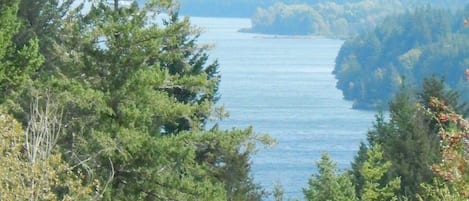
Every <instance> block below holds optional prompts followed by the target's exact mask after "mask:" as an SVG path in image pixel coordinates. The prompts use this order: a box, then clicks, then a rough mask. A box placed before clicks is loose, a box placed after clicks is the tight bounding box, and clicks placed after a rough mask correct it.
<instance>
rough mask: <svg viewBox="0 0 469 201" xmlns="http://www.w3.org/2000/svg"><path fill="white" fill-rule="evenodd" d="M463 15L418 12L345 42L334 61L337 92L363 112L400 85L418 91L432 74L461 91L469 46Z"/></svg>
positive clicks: (427, 9)
mask: <svg viewBox="0 0 469 201" xmlns="http://www.w3.org/2000/svg"><path fill="white" fill-rule="evenodd" d="M467 12H468V10H467V9H465V10H459V11H457V12H455V11H450V10H443V9H436V8H431V7H429V6H426V7H418V8H416V9H415V10H411V11H407V12H405V13H402V14H398V15H392V16H390V17H387V18H386V19H385V20H384V21H383V22H382V23H381V24H379V25H378V26H377V27H376V28H375V29H374V30H373V31H369V32H366V33H362V34H360V35H359V36H357V37H355V38H352V39H349V40H347V41H346V42H345V43H344V45H343V46H342V48H341V50H340V52H339V55H338V56H337V58H336V66H335V69H334V74H335V76H336V78H337V79H338V82H337V88H339V89H340V90H342V92H343V94H344V97H345V99H347V100H352V101H354V107H355V108H365V109H376V108H380V107H382V106H383V105H384V104H385V103H387V102H388V101H389V100H392V98H393V94H395V93H396V92H398V91H399V90H400V88H401V86H402V85H403V84H404V83H405V84H408V85H411V86H414V87H416V88H419V87H421V86H422V82H421V81H422V80H423V78H425V77H430V76H431V75H436V76H438V77H445V80H446V82H445V84H446V85H448V86H449V87H451V88H453V89H457V90H458V91H461V89H464V87H467V84H466V78H465V77H464V73H463V72H464V71H465V69H466V68H467V63H466V60H467V59H466V58H467V55H469V52H468V50H469V48H468V47H469V46H468V45H469V43H468V42H469V41H468V40H467V33H468V32H467V31H465V30H464V27H463V22H462V20H461V16H466V15H467ZM454 13H456V14H454ZM465 98H467V97H465ZM466 100H467V99H466Z"/></svg>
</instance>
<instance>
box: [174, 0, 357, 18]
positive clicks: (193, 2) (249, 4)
mask: <svg viewBox="0 0 469 201" xmlns="http://www.w3.org/2000/svg"><path fill="white" fill-rule="evenodd" d="M356 1H359V0H335V1H334V2H338V3H342V2H356ZM178 2H179V5H180V11H181V14H183V15H190V16H203V17H244V18H250V17H252V16H253V15H254V13H255V12H256V10H257V9H258V8H267V7H269V6H272V5H274V4H275V3H278V2H279V1H278V0H262V1H253V0H178ZM281 2H283V3H286V4H310V5H312V4H315V3H321V2H328V1H327V0H282V1H281Z"/></svg>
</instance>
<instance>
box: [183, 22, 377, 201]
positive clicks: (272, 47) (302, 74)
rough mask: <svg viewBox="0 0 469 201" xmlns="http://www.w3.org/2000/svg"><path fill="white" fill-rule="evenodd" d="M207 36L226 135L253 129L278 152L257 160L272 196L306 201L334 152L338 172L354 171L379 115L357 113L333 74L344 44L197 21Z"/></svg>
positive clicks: (265, 152)
mask: <svg viewBox="0 0 469 201" xmlns="http://www.w3.org/2000/svg"><path fill="white" fill-rule="evenodd" d="M191 21H192V23H193V24H195V25H197V26H199V27H201V28H203V29H204V33H203V34H202V36H201V38H200V40H199V42H200V43H203V44H211V45H214V48H213V49H212V50H211V51H210V56H211V58H216V59H218V61H219V63H220V72H221V75H222V81H221V84H220V94H221V99H220V101H219V103H220V104H224V105H225V107H226V109H227V110H228V111H229V112H230V118H228V119H226V120H224V121H222V122H221V126H222V127H223V128H232V127H240V128H243V127H247V126H253V127H254V130H255V131H256V132H257V133H268V134H269V135H271V136H272V137H274V138H276V139H277V141H278V144H277V145H275V146H274V147H273V148H267V149H264V148H263V147H261V149H260V150H259V151H258V152H257V154H256V155H255V156H254V157H253V158H252V163H253V164H252V169H253V176H254V179H255V181H256V182H257V183H260V184H261V185H262V186H263V187H265V188H266V189H267V190H271V189H272V186H273V184H274V183H275V182H278V183H280V184H282V185H283V188H284V190H285V196H286V197H290V198H298V199H300V200H303V194H302V188H304V187H306V186H307V182H308V179H309V178H310V176H311V175H312V174H313V173H315V172H316V168H315V163H316V161H317V160H318V159H319V158H320V155H321V153H322V152H328V153H329V154H330V155H331V157H332V159H334V160H335V161H336V162H337V164H338V167H339V169H342V170H343V169H346V168H349V167H350V162H351V160H352V159H353V157H354V155H355V154H356V152H357V150H358V146H359V143H360V141H363V140H364V139H365V135H366V132H367V130H368V129H369V128H371V126H372V122H373V120H374V114H375V113H374V112H369V111H360V110H352V103H351V102H349V101H345V100H343V96H342V93H341V91H339V90H338V89H336V88H335V84H336V79H335V78H334V76H333V75H332V74H331V72H332V70H333V68H334V62H335V57H336V56H337V54H338V51H339V49H340V46H341V45H342V43H343V41H341V40H332V39H323V38H312V37H283V36H282V37H280V36H268V35H259V34H249V33H240V32H237V30H238V29H240V28H246V27H250V20H249V19H232V18H198V17H193V18H191Z"/></svg>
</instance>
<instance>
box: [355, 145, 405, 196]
mask: <svg viewBox="0 0 469 201" xmlns="http://www.w3.org/2000/svg"><path fill="white" fill-rule="evenodd" d="M367 157H368V158H367V160H366V161H365V162H364V163H363V166H362V167H361V169H360V174H361V175H362V176H363V178H364V181H365V182H364V187H363V194H362V195H361V199H362V200H367V201H368V200H369V201H372V200H397V198H398V197H397V196H396V192H397V191H398V190H399V188H400V185H401V181H400V179H399V178H394V179H392V180H390V181H389V182H386V183H385V184H384V185H383V184H381V183H380V181H381V179H382V178H383V177H384V175H385V174H386V173H387V171H389V168H390V167H391V162H389V161H385V160H384V158H383V152H382V150H381V146H380V145H375V146H374V147H373V148H371V149H370V150H368V152H367Z"/></svg>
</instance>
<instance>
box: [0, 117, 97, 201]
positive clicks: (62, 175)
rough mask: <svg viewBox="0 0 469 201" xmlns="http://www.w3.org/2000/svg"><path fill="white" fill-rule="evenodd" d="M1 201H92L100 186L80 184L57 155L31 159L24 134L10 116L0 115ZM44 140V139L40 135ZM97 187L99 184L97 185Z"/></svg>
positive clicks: (70, 169) (76, 175) (28, 145)
mask: <svg viewBox="0 0 469 201" xmlns="http://www.w3.org/2000/svg"><path fill="white" fill-rule="evenodd" d="M0 132H1V140H0V153H1V155H0V163H1V164H2V165H1V167H0V178H2V179H1V180H0V199H1V200H95V199H97V198H98V197H99V195H98V194H96V193H97V191H98V190H99V186H95V187H93V186H92V185H85V186H84V185H83V183H85V181H84V180H83V176H82V175H81V174H80V173H75V172H73V171H72V167H70V166H69V165H68V164H67V163H66V162H65V161H63V160H62V159H61V156H60V154H55V153H52V154H51V155H49V156H48V157H45V158H41V159H40V160H39V158H38V160H32V158H31V157H30V156H29V155H28V153H27V152H28V151H29V150H28V148H29V147H31V146H35V144H30V142H28V141H25V139H28V138H27V137H26V135H27V133H26V132H25V131H23V130H22V128H21V125H20V124H19V123H18V122H17V121H16V120H14V119H13V118H12V117H11V116H8V115H5V114H4V113H2V114H0ZM43 137H46V136H43ZM96 184H99V183H96Z"/></svg>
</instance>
